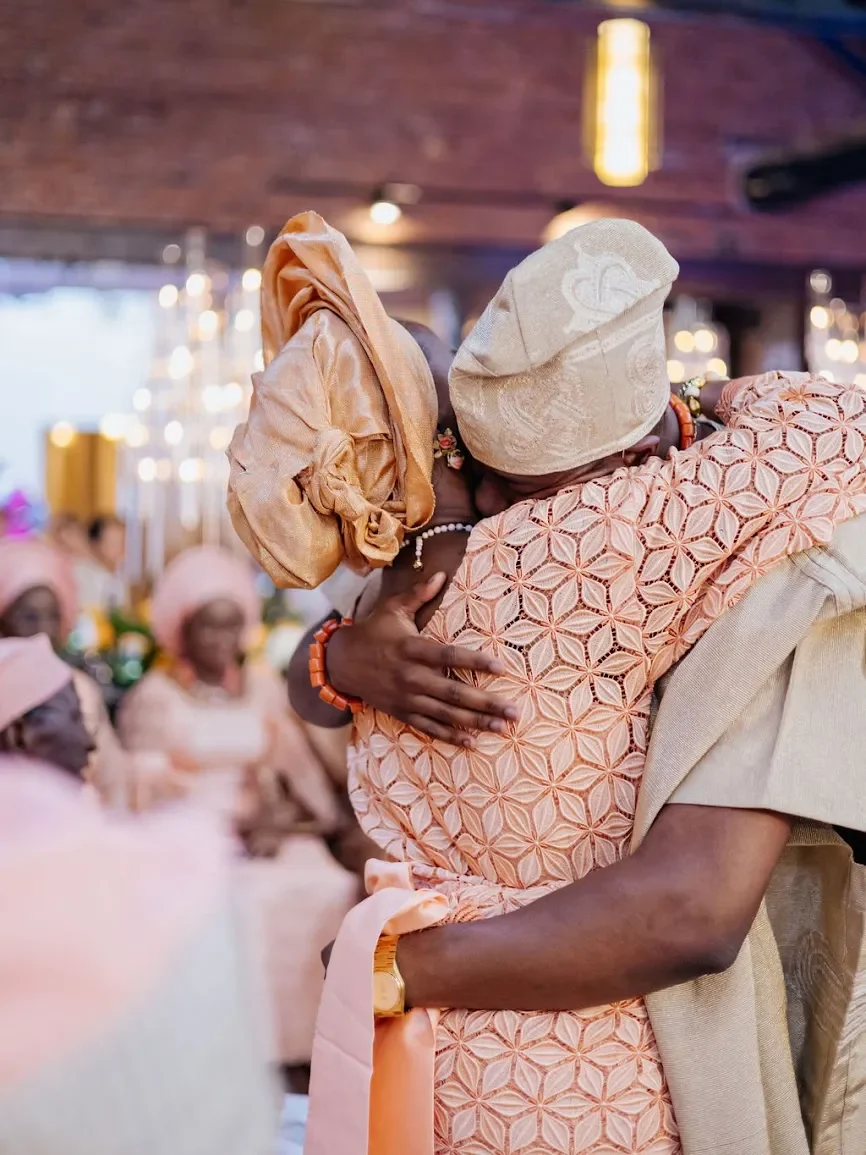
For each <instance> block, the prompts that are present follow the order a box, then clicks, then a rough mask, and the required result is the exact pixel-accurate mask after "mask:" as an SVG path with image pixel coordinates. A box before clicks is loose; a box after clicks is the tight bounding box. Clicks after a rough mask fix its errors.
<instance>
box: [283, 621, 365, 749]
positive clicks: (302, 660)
mask: <svg viewBox="0 0 866 1155" xmlns="http://www.w3.org/2000/svg"><path fill="white" fill-rule="evenodd" d="M332 616H333V615H331V614H329V615H328V617H332ZM327 620H328V618H324V619H323V622H324V621H327ZM323 622H319V623H318V624H317V625H315V626H313V627H312V629H310V630H308V631H307V633H306V634H304V636H303V638H302V639H301V642H300V643H299V645H298V648H297V649H296V650H295V652H294V654H293V655H292V660H291V661H290V662H289V668H288V671H287V677H288V684H289V701H290V702H291V704H292V708H293V709H294V711H295V713H296V714H298V715H300V717H301V718H303V719H304V721H305V722H309V724H310V725H311V726H322V727H324V728H326V729H328V730H333V729H336V728H337V727H339V726H345V725H346V723H347V722H348V720H349V718H350V715H349V714H348V713H345V712H343V711H341V710H335V709H334V707H333V706H329V705H328V703H327V702H323V701H322V699H321V698H320V697H319V691H318V689H317V688H316V687H315V686H312V685H310V667H309V654H310V646H311V645H312V644H313V640H314V638H313V635H314V634H315V633H316V631H317V630H318V629H319V627H320V626H321V625H322V624H323ZM330 644H333V640H332V642H331V643H329V645H330ZM335 689H338V690H339V689H341V687H339V686H337V687H335Z"/></svg>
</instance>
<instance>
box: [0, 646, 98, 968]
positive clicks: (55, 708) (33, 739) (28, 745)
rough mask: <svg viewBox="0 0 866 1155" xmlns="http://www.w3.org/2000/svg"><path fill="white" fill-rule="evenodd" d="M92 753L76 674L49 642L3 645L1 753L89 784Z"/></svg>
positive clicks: (0, 668) (0, 660)
mask: <svg viewBox="0 0 866 1155" xmlns="http://www.w3.org/2000/svg"><path fill="white" fill-rule="evenodd" d="M92 748H93V743H92V741H91V737H90V734H89V733H88V731H87V727H86V726H85V724H84V717H83V715H82V712H81V705H80V703H79V701H78V695H77V694H76V692H75V686H74V684H73V681H72V670H71V669H70V668H69V666H67V665H66V663H65V662H62V661H61V660H60V658H58V657H57V655H56V654H55V653H54V651H53V650H52V648H51V642H50V641H49V640H48V638H47V637H45V636H44V635H39V636H37V637H32V638H6V639H3V640H0V753H5V754H18V755H20V756H21V757H22V758H35V759H39V760H40V761H42V762H47V763H49V764H50V765H52V766H55V767H57V769H58V770H63V771H65V772H66V773H67V774H70V775H72V776H73V777H76V778H83V775H84V771H85V770H86V768H87V764H88V761H89V758H90V752H91V750H92ZM0 985H2V984H0Z"/></svg>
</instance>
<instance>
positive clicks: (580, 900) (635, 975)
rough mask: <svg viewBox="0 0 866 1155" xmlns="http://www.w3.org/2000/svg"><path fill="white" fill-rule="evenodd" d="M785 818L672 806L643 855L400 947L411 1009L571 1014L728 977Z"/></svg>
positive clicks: (411, 938) (410, 938)
mask: <svg viewBox="0 0 866 1155" xmlns="http://www.w3.org/2000/svg"><path fill="white" fill-rule="evenodd" d="M789 830H790V821H789V820H788V819H786V818H784V817H782V816H780V815H774V814H767V813H763V812H760V811H732V810H724V809H721V808H719V809H714V808H710V807H696V806H668V807H665V809H664V810H663V811H662V814H661V815H660V817H659V818H658V819H657V820H656V825H655V826H654V828H653V830H652V831H651V832H650V835H649V836H648V838H647V840H646V842H645V843H644V845H643V846H642V848H641V849H640V850H639V851H638V852H637V853H636V854H635V855H633V856H631V857H630V858H626V859H624V860H622V861H621V862H618V863H615V864H613V865H612V866H609V867H605V868H603V869H597V870H594V871H592V872H591V873H590V874H588V875H587V876H586V877H585V878H583V879H581V880H580V881H579V882H575V883H571V884H569V885H567V886H565V887H563V888H562V889H560V890H557V891H555V892H553V893H551V894H549V895H546V896H545V897H544V898H541V899H539V900H538V901H536V902H534V903H531V904H530V905H529V906H526V907H523V908H522V909H521V910H518V911H514V912H512V913H509V914H505V915H501V916H499V917H496V918H491V919H486V920H479V921H477V922H470V923H458V924H454V925H449V926H444V927H434V928H433V929H431V930H427V931H421V932H420V933H418V934H414V935H407V936H406V937H405V938H403V939H401V940H400V944H399V947H398V953H397V961H398V965H399V966H400V969H401V971H402V972H403V976H404V978H405V980H406V986H407V993H408V998H409V1001H410V1003H411V1004H413V1005H418V1006H429V1007H460V1008H463V1009H469V1010H472V1009H476V1010H525V1011H529V1010H539V1011H541V1010H578V1009H580V1008H582V1007H592V1006H598V1005H601V1004H605V1003H611V1002H617V1001H620V1000H623V999H628V998H633V997H636V996H639V995H645V994H647V993H648V992H650V991H654V990H659V989H661V988H662V987H667V986H673V985H675V984H677V983H681V982H684V981H686V980H688V979H693V978H697V977H698V976H700V975H704V974H710V973H715V972H718V971H720V970H724V969H725V968H726V967H727V966H729V965H730V964H731V963H732V962H733V961H734V959H735V957H736V955H737V952H738V951H739V948H740V946H741V945H742V942H743V939H744V938H745V936H746V934H747V933H748V930H749V927H750V926H751V924H752V921H753V920H754V917H755V913H756V911H757V909H758V907H759V906H760V902H761V899H762V897H763V894H764V891H765V890H766V886H767V882H768V880H769V876H770V874H771V872H772V870H773V868H774V866H775V864H776V862H777V861H778V857H779V855H780V854H781V852H782V849H783V848H784V845H785V841H786V839H787V836H788V832H789Z"/></svg>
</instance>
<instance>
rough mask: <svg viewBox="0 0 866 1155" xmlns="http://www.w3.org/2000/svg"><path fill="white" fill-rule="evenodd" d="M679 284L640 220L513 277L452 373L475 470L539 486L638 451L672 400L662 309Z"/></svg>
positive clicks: (610, 226)
mask: <svg viewBox="0 0 866 1155" xmlns="http://www.w3.org/2000/svg"><path fill="white" fill-rule="evenodd" d="M678 273H679V266H678V265H677V263H676V261H675V260H674V259H673V257H672V256H671V255H670V253H669V252H668V251H667V249H666V248H665V247H664V245H663V244H662V243H661V241H659V240H657V239H656V238H655V237H654V236H653V235H652V234H651V233H649V232H647V230H646V229H645V228H643V227H642V226H641V225H639V224H637V223H636V222H635V221H627V220H600V221H591V222H590V223H588V224H585V225H582V226H581V227H580V228H576V229H573V230H572V231H571V232H569V233H566V234H565V236H563V237H560V238H559V239H558V240H556V241H552V242H551V243H550V244H547V245H545V246H544V247H543V248H541V249H539V250H538V251H537V252H535V253H533V254H532V255H531V256H529V257H527V258H526V260H525V261H523V262H522V263H521V264H519V265H518V266H517V268H515V269H512V270H511V272H510V273H509V274H508V276H507V277H506V278H505V281H504V282H503V284H502V287H501V288H500V289H499V292H498V293H497V294H496V296H495V297H494V298H493V300H492V301H491V302H490V304H489V305H488V306H487V308H486V310H485V311H484V314H483V315H482V317H481V318H480V320H479V321H478V323H477V324H476V325H475V327H474V328H473V330H472V332H471V333H470V334H469V336H468V337H467V338H466V340H465V341H464V342H463V344H462V345H461V346H460V349H459V350H458V352H457V356H456V357H455V359H454V364H453V366H452V368H451V376H450V383H451V399H452V402H453V405H454V411H455V413H456V415H457V421H458V423H459V426H460V432H461V435H462V437H463V440H464V441H465V443H466V447H467V448H468V450H469V452H470V453H471V454H472V456H473V457H475V458H476V459H477V460H478V461H481V462H483V463H484V464H485V465H489V466H491V468H493V469H498V470H501V471H502V472H504V473H514V474H526V475H529V476H538V475H539V474H543V473H555V472H558V471H560V470H566V469H575V468H577V467H578V466H580V465H585V464H587V463H588V462H590V461H595V460H597V459H599V458H601V457H605V456H606V455H607V454H608V453H615V452H618V451H619V450H621V449H627V448H628V447H629V446H630V445H634V444H635V442H636V441H639V440H640V439H641V437H643V436H645V434H647V433H648V432H649V431H650V430H651V429H652V428H653V427H654V426H655V425H656V424H657V423H658V421H659V419H660V418H661V416H662V414H663V413H664V410H665V406H666V405H667V404H668V400H669V398H670V383H669V381H668V374H667V362H666V354H665V336H664V324H663V314H662V310H663V306H664V302H665V298H666V297H667V295H668V293H669V291H670V287H671V285H672V284H673V282H674V280H675V279H676V277H677V274H678Z"/></svg>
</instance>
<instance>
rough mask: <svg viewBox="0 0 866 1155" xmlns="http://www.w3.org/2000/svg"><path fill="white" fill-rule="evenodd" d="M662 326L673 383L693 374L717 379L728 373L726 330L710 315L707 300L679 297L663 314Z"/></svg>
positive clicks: (684, 379) (689, 377)
mask: <svg viewBox="0 0 866 1155" xmlns="http://www.w3.org/2000/svg"><path fill="white" fill-rule="evenodd" d="M665 329H666V333H667V344H668V377H669V378H670V381H671V383H672V384H674V385H679V384H681V383H682V382H683V381H690V380H691V379H692V378H693V377H708V378H710V379H714V380H719V379H722V378H725V377H727V376H728V364H729V347H730V339H729V336H728V332H727V330H726V329H725V328H724V326H722V325H719V324H717V323H715V322H714V321H713V320H712V319H711V309H710V307H709V306H708V305H707V304H706V303H704V302H702V301H694V300H692V299H691V298H690V297H678V298H677V300H676V303H675V304H674V307H673V309H672V310H671V311H670V312H669V313H667V314H665Z"/></svg>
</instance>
